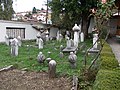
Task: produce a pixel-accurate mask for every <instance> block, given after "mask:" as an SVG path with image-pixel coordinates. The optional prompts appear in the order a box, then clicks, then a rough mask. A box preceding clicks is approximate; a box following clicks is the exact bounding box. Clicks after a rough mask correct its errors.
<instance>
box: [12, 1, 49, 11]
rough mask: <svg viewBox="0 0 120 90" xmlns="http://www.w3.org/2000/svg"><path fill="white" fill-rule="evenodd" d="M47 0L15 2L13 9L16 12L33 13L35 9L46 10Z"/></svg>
mask: <svg viewBox="0 0 120 90" xmlns="http://www.w3.org/2000/svg"><path fill="white" fill-rule="evenodd" d="M46 1H47V0H13V9H14V11H15V12H23V11H32V9H33V7H36V8H37V9H41V8H42V7H43V8H46V7H45V3H46Z"/></svg>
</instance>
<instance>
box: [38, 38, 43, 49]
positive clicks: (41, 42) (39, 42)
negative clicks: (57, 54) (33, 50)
mask: <svg viewBox="0 0 120 90" xmlns="http://www.w3.org/2000/svg"><path fill="white" fill-rule="evenodd" d="M38 48H39V49H43V40H42V39H41V38H38Z"/></svg>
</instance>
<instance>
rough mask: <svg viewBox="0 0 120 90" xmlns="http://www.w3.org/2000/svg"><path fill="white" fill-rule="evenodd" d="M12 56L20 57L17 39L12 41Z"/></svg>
mask: <svg viewBox="0 0 120 90" xmlns="http://www.w3.org/2000/svg"><path fill="white" fill-rule="evenodd" d="M11 54H12V55H13V56H18V40H17V39H16V38H14V39H13V40H11Z"/></svg>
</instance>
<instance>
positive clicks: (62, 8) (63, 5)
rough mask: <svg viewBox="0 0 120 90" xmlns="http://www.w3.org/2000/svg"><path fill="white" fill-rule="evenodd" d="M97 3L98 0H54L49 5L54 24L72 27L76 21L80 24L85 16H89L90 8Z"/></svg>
mask: <svg viewBox="0 0 120 90" xmlns="http://www.w3.org/2000/svg"><path fill="white" fill-rule="evenodd" d="M96 3H97V0H52V2H50V4H49V6H50V7H51V9H52V21H53V24H56V25H59V26H60V27H64V28H68V29H71V28H72V27H73V25H74V24H75V23H77V24H80V20H81V19H82V18H83V17H85V16H89V14H90V12H89V10H90V9H91V8H92V7H96V5H97V4H96ZM86 18H88V17H86Z"/></svg>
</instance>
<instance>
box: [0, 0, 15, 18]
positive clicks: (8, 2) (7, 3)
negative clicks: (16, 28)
mask: <svg viewBox="0 0 120 90" xmlns="http://www.w3.org/2000/svg"><path fill="white" fill-rule="evenodd" d="M2 1H3V2H0V19H2V20H11V18H12V14H13V13H14V10H13V7H12V3H13V2H12V0H2ZM1 4H3V6H2V5H1Z"/></svg>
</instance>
